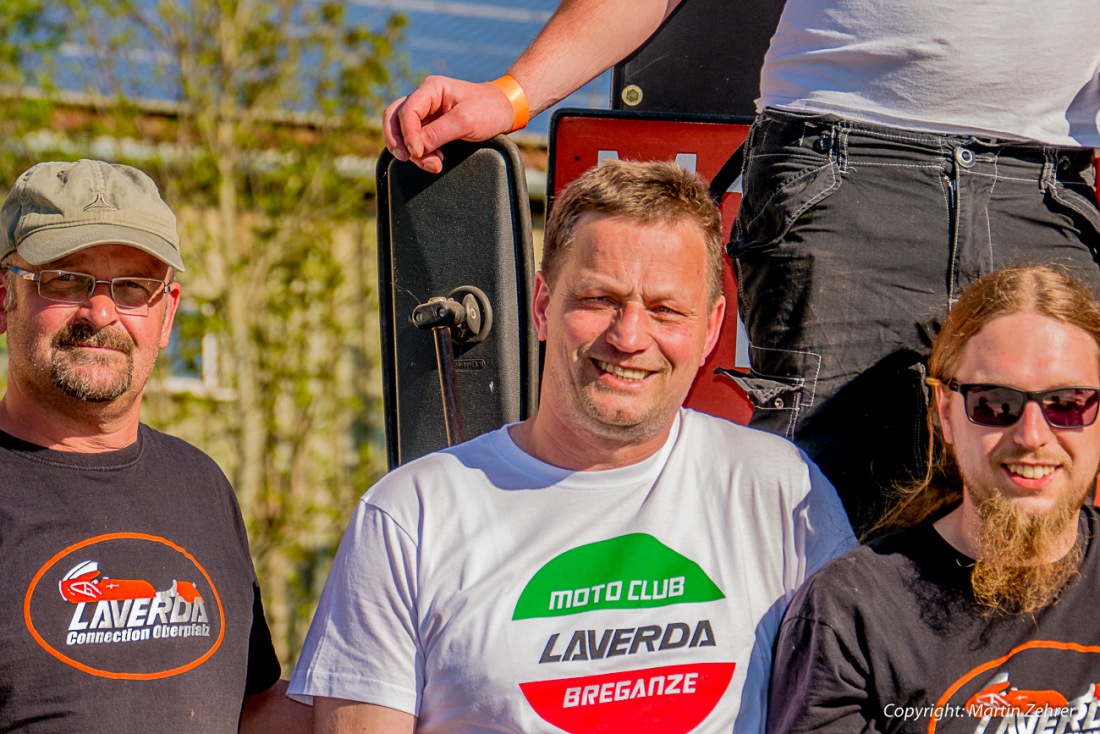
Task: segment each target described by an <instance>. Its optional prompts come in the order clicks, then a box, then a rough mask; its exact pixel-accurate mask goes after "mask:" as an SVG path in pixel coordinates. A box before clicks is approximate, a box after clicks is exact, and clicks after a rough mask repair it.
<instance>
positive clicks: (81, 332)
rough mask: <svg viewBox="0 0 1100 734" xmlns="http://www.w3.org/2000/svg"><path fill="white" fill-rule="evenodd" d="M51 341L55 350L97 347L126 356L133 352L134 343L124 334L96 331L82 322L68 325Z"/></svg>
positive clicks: (104, 330) (105, 330)
mask: <svg viewBox="0 0 1100 734" xmlns="http://www.w3.org/2000/svg"><path fill="white" fill-rule="evenodd" d="M52 341H53V346H54V347H55V348H57V349H67V348H73V347H98V348H106V349H113V350H115V351H116V352H121V353H122V354H125V355H126V356H129V355H130V354H131V353H132V352H133V351H134V341H133V339H131V338H130V337H129V336H127V335H126V334H123V333H120V332H117V331H112V330H107V329H103V330H101V331H96V330H94V329H93V328H92V327H91V326H89V325H88V324H85V323H83V322H77V323H73V324H69V325H68V326H66V327H65V328H63V329H61V331H59V332H58V333H57V334H55V335H54V338H53V340H52Z"/></svg>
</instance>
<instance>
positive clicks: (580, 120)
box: [547, 111, 752, 423]
mask: <svg viewBox="0 0 1100 734" xmlns="http://www.w3.org/2000/svg"><path fill="white" fill-rule="evenodd" d="M748 133H749V120H745V121H744V122H738V121H732V122H731V121H729V120H724V121H709V120H701V119H692V120H677V119H670V118H646V117H644V116H639V115H636V114H634V113H611V112H605V113H597V112H585V113H577V112H572V111H565V112H559V113H558V114H557V115H555V117H554V120H553V122H552V125H551V133H550V135H551V139H550V180H549V181H548V182H547V190H548V191H549V192H550V196H551V200H550V205H551V206H553V199H554V198H556V197H557V196H558V195H559V194H560V193H561V191H562V190H563V189H564V188H565V187H566V186H568V185H569V183H570V182H571V181H573V179H575V178H577V177H578V176H580V175H581V173H583V172H584V171H585V170H587V169H589V168H591V167H592V166H595V165H597V164H599V163H601V162H602V161H604V160H608V159H613V158H618V159H621V160H668V161H676V162H677V163H679V164H680V165H681V166H683V167H684V168H687V169H688V170H692V171H695V172H696V173H698V174H699V175H701V176H703V177H704V178H705V179H707V180H708V181H710V182H711V183H712V193H713V194H715V200H716V201H718V202H719V209H720V210H721V212H722V228H723V234H724V235H725V237H726V239H727V240H728V239H729V233H730V228H731V227H732V226H733V219H734V216H736V214H737V208H738V207H739V206H740V205H741V161H742V160H743V152H742V149H743V146H744V144H745V138H746V137H747V136H748ZM715 188H717V189H718V190H714V189H715ZM723 280H724V289H725V294H726V320H725V322H724V324H723V326H722V333H721V335H720V336H719V339H718V346H717V347H715V349H714V351H713V352H711V355H710V356H709V357H708V358H707V361H706V362H705V363H704V364H703V366H702V367H701V368H700V370H699V375H698V376H697V377H696V378H695V384H694V385H693V386H692V388H691V392H690V393H688V397H687V400H686V401H685V405H687V406H688V407H689V408H694V409H695V410H700V411H702V412H704V413H710V414H711V415H716V416H719V417H721V418H726V419H728V420H732V421H735V422H737V423H746V422H748V419H749V415H750V414H751V413H752V407H751V404H750V403H749V400H748V398H747V397H745V395H744V393H742V392H741V390H740V389H738V388H737V386H736V385H734V383H733V381H732V380H730V379H729V378H728V377H724V376H721V375H716V374H715V373H714V370H715V369H716V368H718V367H723V368H726V369H733V368H740V369H744V368H747V367H748V359H747V353H748V345H747V344H743V345H742V349H741V350H738V338H739V336H740V337H741V338H744V329H743V327H739V319H738V317H737V284H736V283H735V282H734V279H733V271H732V269H731V268H729V267H727V268H725V271H724V274H723Z"/></svg>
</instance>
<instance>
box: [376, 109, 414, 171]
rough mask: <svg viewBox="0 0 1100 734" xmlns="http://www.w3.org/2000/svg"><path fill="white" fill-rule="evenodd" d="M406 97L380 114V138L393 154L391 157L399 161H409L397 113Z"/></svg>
mask: <svg viewBox="0 0 1100 734" xmlns="http://www.w3.org/2000/svg"><path fill="white" fill-rule="evenodd" d="M406 99H408V97H401V98H400V99H397V100H395V101H394V102H391V103H390V106H389V107H387V108H386V111H385V112H383V113H382V137H383V139H384V140H385V141H386V147H387V148H389V151H390V152H391V153H393V157H394V158H396V159H397V160H399V161H407V160H409V151H408V149H407V148H406V147H405V135H404V133H402V132H401V123H400V121H399V120H398V113H399V112H400V110H401V106H402V105H403V104H405V100H406Z"/></svg>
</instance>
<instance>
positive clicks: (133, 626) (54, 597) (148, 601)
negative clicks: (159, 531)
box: [24, 533, 225, 680]
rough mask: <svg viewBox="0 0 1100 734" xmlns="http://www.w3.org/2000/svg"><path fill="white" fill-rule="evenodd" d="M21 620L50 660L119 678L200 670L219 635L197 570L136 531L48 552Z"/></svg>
mask: <svg viewBox="0 0 1100 734" xmlns="http://www.w3.org/2000/svg"><path fill="white" fill-rule="evenodd" d="M55 579H56V580H55ZM51 589H52V591H51ZM24 617H25V622H26V625H27V630H28V632H29V633H30V634H31V636H32V637H33V638H34V639H35V641H36V642H37V643H38V644H39V645H40V646H41V647H42V648H43V649H45V650H46V651H47V652H48V653H49V654H51V655H52V656H54V657H55V658H57V659H58V660H60V661H62V662H64V663H66V664H67V665H70V666H72V667H74V668H77V669H79V670H82V671H84V672H86V673H89V674H91V675H96V676H100V677H106V678H116V679H125V680H152V679H157V678H165V677H169V676H172V675H178V674H179V673H182V672H185V671H187V670H190V669H192V668H194V667H196V666H198V665H201V664H202V663H203V662H205V661H206V660H207V659H208V658H209V657H210V656H211V655H213V654H214V652H215V651H216V650H217V649H218V647H219V646H220V645H221V641H222V638H223V636H224V633H225V625H224V623H223V616H222V604H221V599H220V597H219V596H218V592H217V590H216V589H215V588H214V585H213V582H212V581H211V579H210V577H209V575H208V574H207V573H206V570H205V569H203V568H202V566H201V565H199V563H198V562H197V561H196V560H195V558H194V557H193V556H192V555H191V554H190V553H188V552H187V551H186V550H184V549H183V548H181V547H179V546H178V545H176V544H174V543H172V542H171V541H168V540H166V539H164V538H160V537H157V536H152V535H144V534H138V533H114V534H111V535H102V536H98V537H95V538H89V539H88V540H85V541H82V542H80V543H77V544H75V545H73V546H70V547H69V548H66V549H64V550H63V551H61V552H60V553H58V554H56V555H55V556H54V557H53V558H51V559H50V560H49V561H48V562H47V563H46V564H45V565H44V566H43V567H42V568H41V569H40V570H39V571H38V573H37V574H36V575H35V578H34V580H33V581H32V582H31V585H30V587H29V588H28V590H27V595H26V599H25V602H24Z"/></svg>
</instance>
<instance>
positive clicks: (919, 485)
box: [872, 264, 1100, 535]
mask: <svg viewBox="0 0 1100 734" xmlns="http://www.w3.org/2000/svg"><path fill="white" fill-rule="evenodd" d="M1015 313H1038V314H1041V315H1043V316H1047V317H1049V318H1052V319H1055V320H1057V321H1062V322H1064V323H1067V324H1070V325H1072V326H1076V327H1078V328H1080V329H1082V330H1083V331H1085V332H1086V333H1088V335H1089V336H1091V337H1092V339H1093V341H1095V342H1096V344H1097V346H1100V304H1098V303H1097V300H1096V298H1095V297H1094V296H1093V294H1092V292H1091V291H1090V289H1089V288H1088V287H1087V286H1086V285H1085V284H1084V283H1082V282H1081V281H1080V280H1078V279H1076V278H1074V277H1073V276H1071V275H1070V274H1069V273H1068V272H1066V271H1065V270H1064V269H1062V268H1059V267H1057V266H1051V265H1034V264H1026V265H1017V266H1014V267H1011V268H1005V269H1004V270H998V271H996V272H993V273H990V274H989V275H986V276H984V277H982V278H980V279H979V280H977V281H975V282H974V283H973V284H972V285H971V286H970V287H969V288H967V289H966V290H965V291H964V292H963V294H962V296H961V297H960V298H959V301H958V303H956V304H955V307H954V308H952V309H951V312H950V313H949V314H948V316H947V320H946V321H945V322H944V324H943V327H942V328H941V329H940V333H939V335H938V336H937V337H936V340H935V342H934V343H933V345H932V353H931V355H930V356H929V358H928V374H929V376H930V377H931V378H932V379H934V380H938V381H939V382H941V383H943V384H947V383H948V382H949V381H950V380H952V379H954V377H955V374H956V372H957V370H958V366H959V360H960V359H961V358H962V351H963V348H964V347H965V346H966V344H967V342H969V341H970V339H972V338H973V337H974V336H975V335H976V334H977V333H978V332H979V331H981V330H982V329H984V328H985V327H986V325H987V324H989V323H990V322H991V321H993V320H994V319H996V318H999V317H1001V316H1008V315H1010V314H1015ZM927 421H928V464H927V467H926V470H925V472H924V476H923V477H922V478H921V479H919V480H917V481H915V482H913V483H911V484H909V485H903V486H901V487H898V488H896V489H895V491H894V494H895V501H894V503H893V506H892V507H891V509H890V510H889V511H888V512H887V513H886V515H885V516H884V517H883V518H882V520H880V521H879V522H878V524H877V525H876V526H875V527H874V529H873V530H872V533H873V534H876V535H877V534H879V533H882V532H885V531H888V530H893V529H899V528H904V527H909V526H911V525H915V524H917V523H919V522H921V521H922V520H925V519H926V518H930V517H931V518H937V517H939V516H942V515H944V514H946V513H947V511H948V510H950V509H951V508H952V507H954V506H955V505H956V504H958V502H959V501H961V499H962V477H961V476H960V475H959V468H958V465H957V464H956V463H955V457H954V454H953V452H951V451H950V450H949V449H948V447H947V444H946V443H945V442H944V440H943V428H942V427H941V426H940V421H939V413H938V411H937V409H936V400H935V398H934V397H933V399H932V400H930V401H929V405H928V415H927Z"/></svg>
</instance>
